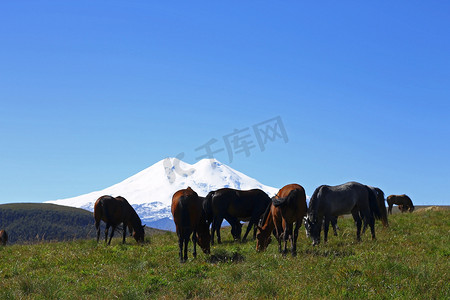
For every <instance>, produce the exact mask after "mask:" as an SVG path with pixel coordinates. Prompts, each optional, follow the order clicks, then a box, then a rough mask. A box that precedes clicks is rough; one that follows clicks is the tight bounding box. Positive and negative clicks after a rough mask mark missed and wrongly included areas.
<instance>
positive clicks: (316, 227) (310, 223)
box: [303, 216, 322, 246]
mask: <svg viewBox="0 0 450 300" xmlns="http://www.w3.org/2000/svg"><path fill="white" fill-rule="evenodd" d="M303 222H304V224H305V230H306V236H307V237H309V238H311V239H312V240H313V246H315V245H318V244H319V243H320V229H321V228H320V227H321V226H322V224H318V222H317V220H316V219H311V217H310V216H306V217H304V218H303Z"/></svg>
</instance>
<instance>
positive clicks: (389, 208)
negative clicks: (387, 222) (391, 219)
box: [388, 203, 394, 215]
mask: <svg viewBox="0 0 450 300" xmlns="http://www.w3.org/2000/svg"><path fill="white" fill-rule="evenodd" d="M392 206H394V205H393V204H391V203H389V207H388V213H389V214H390V215H392Z"/></svg>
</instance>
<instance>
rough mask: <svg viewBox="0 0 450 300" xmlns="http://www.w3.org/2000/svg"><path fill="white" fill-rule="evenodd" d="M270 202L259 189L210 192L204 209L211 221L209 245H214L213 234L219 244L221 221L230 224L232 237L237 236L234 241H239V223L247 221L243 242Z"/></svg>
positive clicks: (224, 189) (228, 189) (225, 189)
mask: <svg viewBox="0 0 450 300" xmlns="http://www.w3.org/2000/svg"><path fill="white" fill-rule="evenodd" d="M270 202H271V200H270V198H269V196H268V195H267V194H266V193H265V192H264V191H262V190H260V189H253V190H248V191H240V190H235V189H230V188H223V189H219V190H217V191H214V192H210V193H209V194H208V195H207V196H206V203H205V208H206V212H207V215H208V219H209V220H210V221H211V220H212V226H211V244H214V232H217V242H218V243H219V244H220V243H221V238H220V226H221V225H222V221H223V219H226V220H227V221H228V222H229V223H230V225H231V227H232V229H231V230H232V232H234V234H233V235H238V236H237V237H236V236H234V237H235V239H236V238H237V239H240V231H241V230H240V228H239V226H241V225H240V223H239V221H249V223H248V226H247V230H246V232H245V234H244V238H243V239H242V240H243V241H245V239H246V238H247V235H248V233H249V232H250V229H252V226H253V225H254V224H255V225H256V224H258V222H259V220H260V219H261V216H262V215H263V214H264V212H265V211H266V208H267V207H268V206H269V204H270Z"/></svg>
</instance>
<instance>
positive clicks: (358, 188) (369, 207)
mask: <svg viewBox="0 0 450 300" xmlns="http://www.w3.org/2000/svg"><path fill="white" fill-rule="evenodd" d="M347 213H351V214H352V216H353V219H354V220H355V223H356V239H357V240H358V241H360V240H361V225H362V220H364V222H365V223H367V224H369V226H370V230H371V233H372V239H376V238H375V226H374V223H375V218H374V217H377V218H381V213H380V210H379V208H378V205H377V200H376V195H375V193H374V192H373V191H372V190H371V189H370V188H369V187H367V186H366V185H363V184H361V183H358V182H347V183H344V184H341V185H337V186H329V185H321V186H319V187H318V188H317V189H316V190H315V191H314V193H313V195H312V197H311V199H310V201H309V208H308V213H307V218H306V223H307V224H308V228H309V232H310V236H311V238H312V239H313V245H317V244H319V243H320V231H321V229H322V221H323V220H324V218H325V220H327V219H328V220H329V219H330V218H331V217H332V216H340V215H343V214H347ZM327 235H328V226H325V228H324V242H325V243H326V242H327Z"/></svg>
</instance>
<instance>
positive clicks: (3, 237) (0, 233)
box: [0, 229, 8, 246]
mask: <svg viewBox="0 0 450 300" xmlns="http://www.w3.org/2000/svg"><path fill="white" fill-rule="evenodd" d="M7 242H8V234H7V233H6V231H5V230H3V229H2V230H0V244H1V245H3V246H6V243H7Z"/></svg>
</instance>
